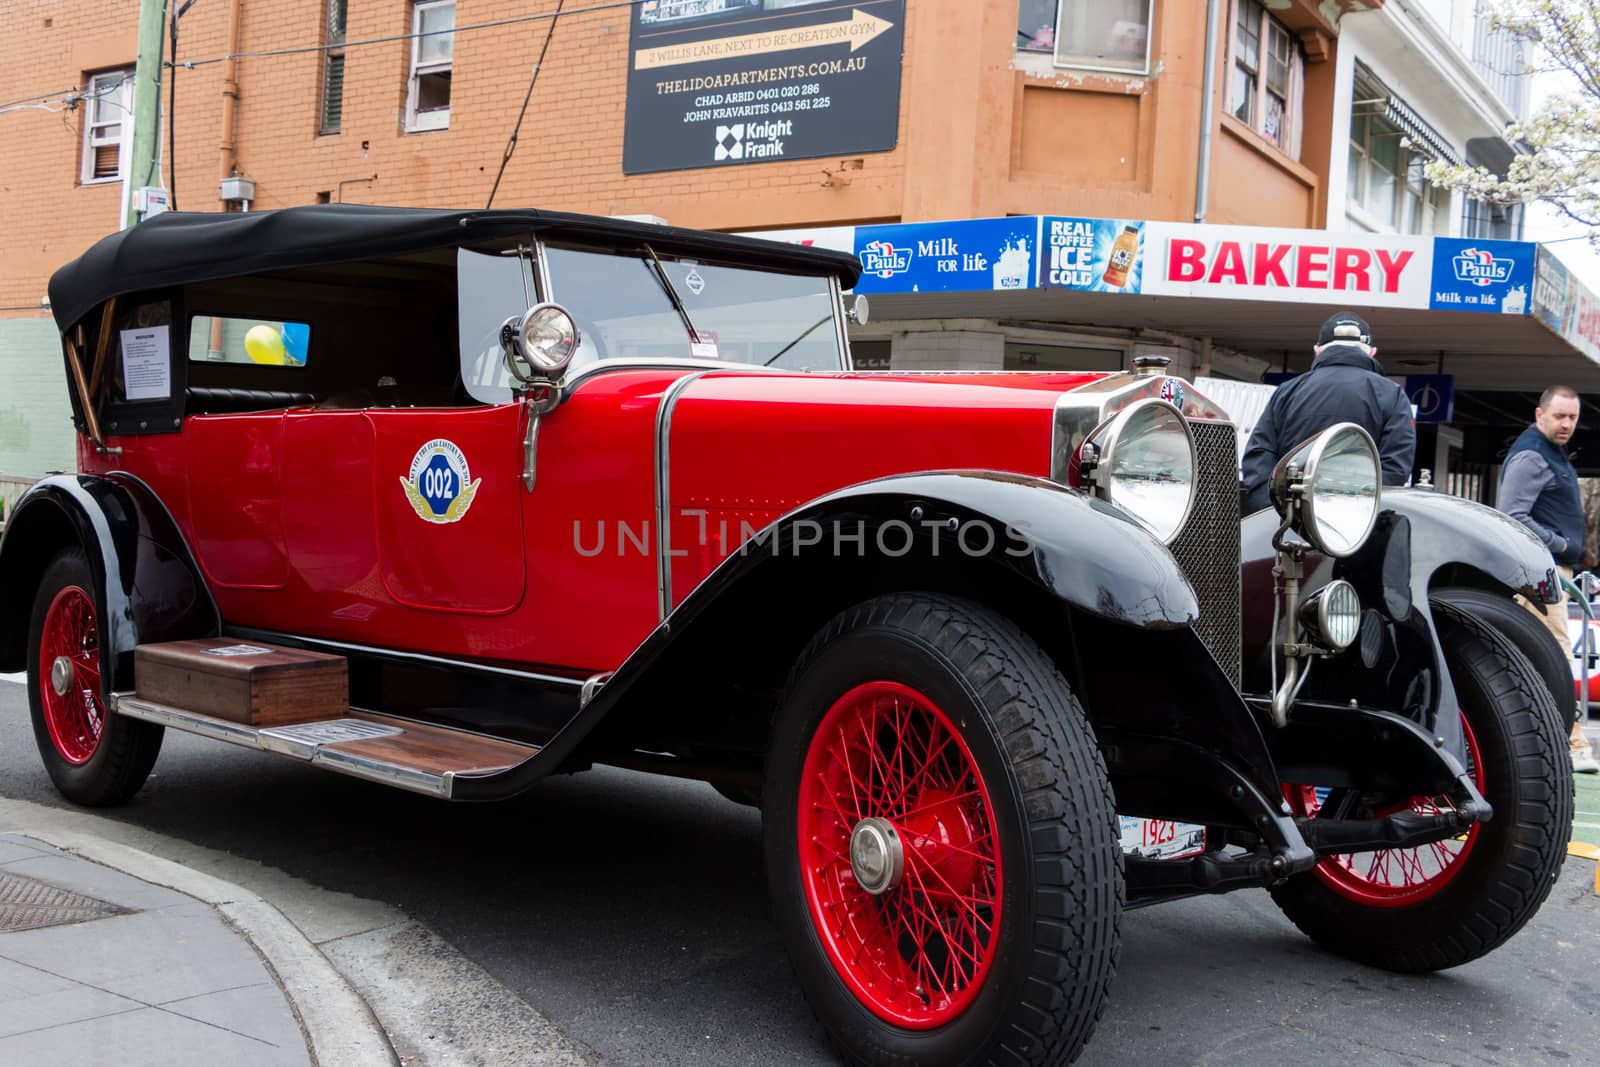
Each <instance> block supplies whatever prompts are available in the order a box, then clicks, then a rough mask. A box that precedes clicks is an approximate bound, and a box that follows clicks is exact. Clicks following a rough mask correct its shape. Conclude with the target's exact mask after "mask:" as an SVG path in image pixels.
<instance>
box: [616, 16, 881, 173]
mask: <svg viewBox="0 0 1600 1067" xmlns="http://www.w3.org/2000/svg"><path fill="white" fill-rule="evenodd" d="M632 18H633V22H632V35H631V37H630V40H629V55H628V101H627V114H626V117H625V119H624V123H623V145H622V170H623V172H624V173H626V174H641V173H646V172H649V171H663V170H688V169H690V168H695V167H727V166H738V165H741V164H745V163H767V162H774V161H778V160H784V159H812V158H817V157H821V156H832V155H843V154H848V153H861V152H885V151H888V150H889V149H892V148H893V147H894V146H895V141H896V139H897V137H898V135H899V115H900V57H901V49H902V45H903V42H904V39H905V31H904V25H905V0H855V2H850V0H641V2H640V3H638V4H636V5H635V6H634V9H633V16H632Z"/></svg>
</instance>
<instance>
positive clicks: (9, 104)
mask: <svg viewBox="0 0 1600 1067" xmlns="http://www.w3.org/2000/svg"><path fill="white" fill-rule="evenodd" d="M77 91H78V87H77V86H76V85H69V86H67V87H66V88H65V89H57V90H56V91H55V92H53V93H40V94H39V95H38V96H24V97H23V98H22V99H20V100H7V101H6V102H5V103H3V104H0V111H7V110H9V109H10V108H13V107H15V106H16V105H18V104H31V103H33V102H34V101H36V100H52V99H55V98H58V97H64V96H69V95H71V94H72V93H76V92H77Z"/></svg>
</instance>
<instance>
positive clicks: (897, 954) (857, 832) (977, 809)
mask: <svg viewBox="0 0 1600 1067" xmlns="http://www.w3.org/2000/svg"><path fill="white" fill-rule="evenodd" d="M992 810H993V807H992V805H991V803H990V799H989V791H988V787H987V786H986V785H985V784H984V781H983V776H982V774H981V773H980V772H979V770H978V766H977V762H976V760H975V759H974V758H973V755H972V752H971V750H970V749H969V748H968V747H967V744H966V742H965V741H964V740H962V738H961V735H960V734H959V732H958V731H957V730H956V727H955V725H954V724H953V723H952V722H951V721H950V718H949V717H948V716H947V715H946V714H945V713H944V711H942V710H941V709H940V708H939V707H938V706H937V705H935V704H934V703H933V702H932V701H931V700H929V699H928V698H927V697H926V696H924V695H922V694H921V693H919V692H917V691H916V690H914V689H912V688H910V687H909V686H905V685H901V684H899V683H896V682H888V681H874V682H867V683H865V684H862V685H858V686H856V687H855V688H853V689H851V690H850V691H849V692H847V693H845V694H844V695H843V696H841V697H840V698H839V699H838V700H837V701H836V702H835V703H834V704H833V706H832V707H831V708H829V709H828V711H827V713H826V714H825V715H824V716H823V719H822V722H821V724H820V725H819V726H818V728H817V732H816V734H815V735H814V737H813V738H812V742H811V746H810V749H809V751H808V752H807V753H806V760H805V765H804V769H803V772H802V777H801V787H800V803H799V826H798V838H797V840H798V843H799V849H800V870H801V877H802V881H803V885H804V889H805V895H806V902H807V904H808V906H809V907H810V910H811V918H812V921H813V923H814V924H815V926H816V929H817V932H818V935H819V936H820V937H821V939H822V943H823V946H824V949H825V951H826V953H827V956H828V959H829V962H831V963H832V964H833V967H834V969H835V970H836V971H837V972H838V974H839V977H840V978H841V979H843V980H844V982H845V984H846V985H848V986H849V987H850V989H851V991H852V992H854V993H855V995H856V996H857V997H858V998H859V999H860V1000H861V1002H862V1003H863V1004H865V1005H866V1006H867V1007H868V1008H870V1009H871V1011H872V1012H873V1013H874V1014H875V1015H877V1016H878V1017H879V1018H881V1019H883V1020H884V1021H886V1022H890V1023H893V1024H895V1025H897V1026H903V1027H906V1028H908V1029H917V1030H920V1029H930V1028H933V1027H937V1026H941V1025H943V1024H945V1023H947V1022H949V1021H951V1020H952V1019H954V1018H956V1017H957V1016H959V1015H960V1014H961V1013H962V1012H963V1011H965V1010H966V1008H967V1007H968V1006H969V1005H970V1004H971V1002H972V1000H973V998H974V997H975V996H976V995H977V993H978V991H979V990H980V989H982V988H983V983H984V979H985V978H986V977H987V975H988V973H989V970H990V967H991V965H992V964H993V962H994V957H995V954H996V951H997V947H998V946H997V936H996V932H997V930H998V928H999V923H1000V918H1001V907H1002V900H1001V897H1002V894H1001V881H1002V871H1001V857H1000V850H999V847H998V844H997V842H996V837H995V831H994V826H993V823H992V819H991V815H990V812H991V811H992Z"/></svg>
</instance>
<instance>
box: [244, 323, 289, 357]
mask: <svg viewBox="0 0 1600 1067" xmlns="http://www.w3.org/2000/svg"><path fill="white" fill-rule="evenodd" d="M244 350H245V352H246V353H247V354H248V355H249V356H250V361H251V362H252V363H265V364H268V365H270V366H274V367H281V366H283V364H284V362H285V360H286V358H287V353H285V352H284V350H283V335H282V334H281V333H279V332H278V331H277V330H274V329H273V328H272V327H271V326H267V325H265V324H262V325H260V326H252V327H250V332H249V333H247V334H245V335H244Z"/></svg>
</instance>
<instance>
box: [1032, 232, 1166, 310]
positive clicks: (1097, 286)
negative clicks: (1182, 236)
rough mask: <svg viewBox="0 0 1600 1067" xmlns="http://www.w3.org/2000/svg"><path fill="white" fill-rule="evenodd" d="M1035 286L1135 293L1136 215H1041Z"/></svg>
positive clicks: (1138, 265)
mask: <svg viewBox="0 0 1600 1067" xmlns="http://www.w3.org/2000/svg"><path fill="white" fill-rule="evenodd" d="M1040 240H1041V245H1040V256H1039V288H1041V289H1073V290H1077V291H1079V292H1090V293H1137V292H1138V291H1139V283H1140V280H1141V276H1142V275H1143V273H1144V223H1143V222H1140V221H1138V220H1137V219H1076V218H1050V217H1046V218H1045V220H1044V226H1043V230H1042V237H1041V238H1040Z"/></svg>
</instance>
